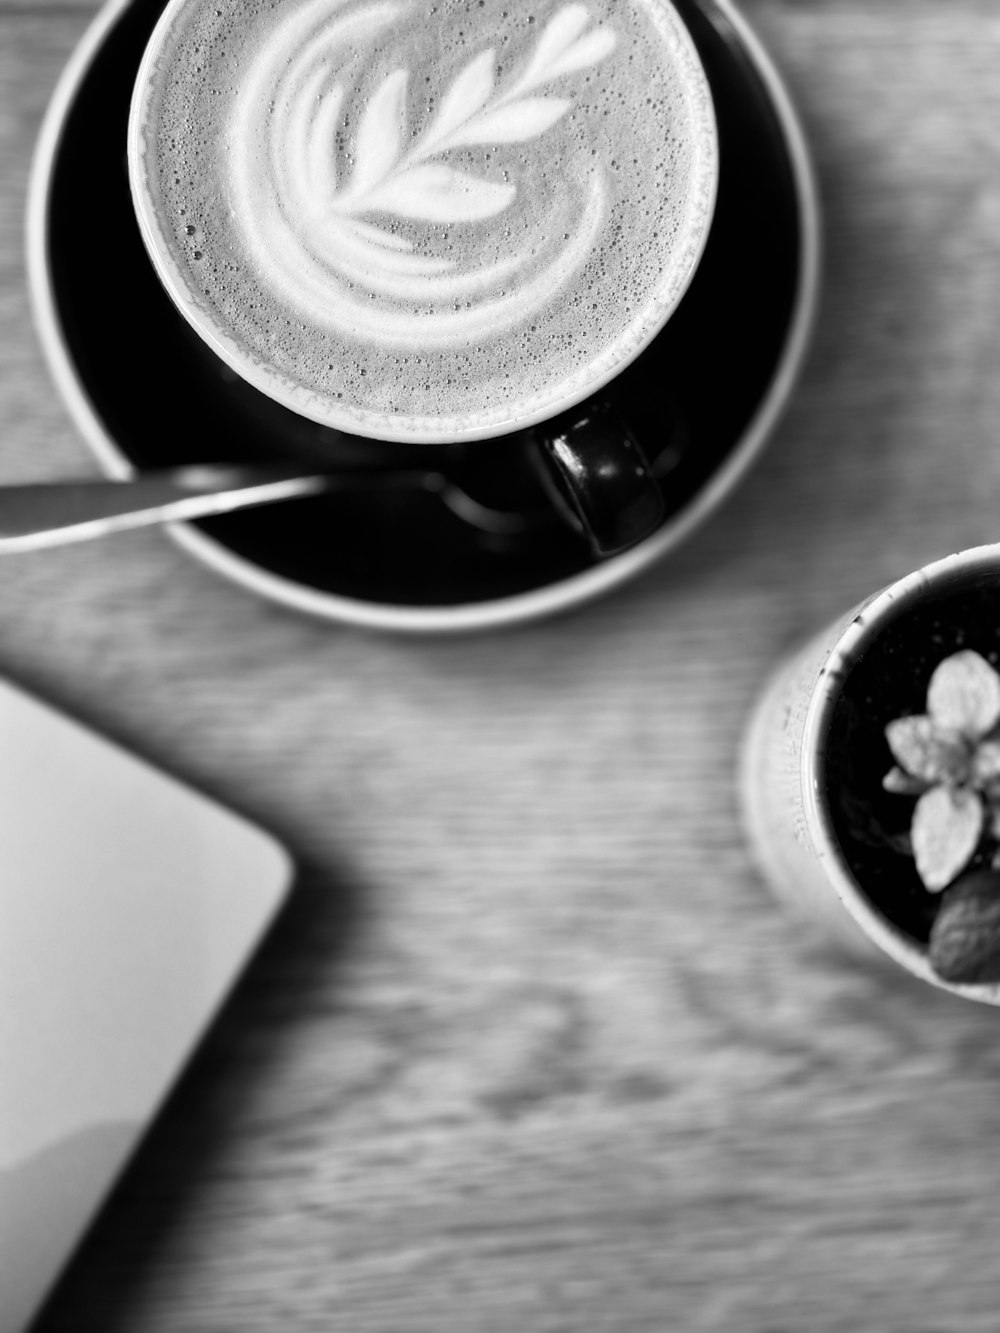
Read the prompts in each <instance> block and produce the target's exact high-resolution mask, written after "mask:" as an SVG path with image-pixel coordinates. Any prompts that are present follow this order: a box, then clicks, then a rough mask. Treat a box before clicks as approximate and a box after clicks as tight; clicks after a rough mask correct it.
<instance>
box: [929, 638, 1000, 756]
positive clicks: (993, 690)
mask: <svg viewBox="0 0 1000 1333" xmlns="http://www.w3.org/2000/svg"><path fill="white" fill-rule="evenodd" d="M927 711H928V713H929V714H930V716H931V717H932V718H933V719H934V721H935V722H937V723H938V724H939V725H940V726H942V727H951V728H954V729H955V730H956V731H961V732H962V733H963V734H964V735H966V736H968V737H970V738H971V739H973V740H978V739H979V737H980V736H985V735H986V733H987V732H988V731H992V729H993V728H994V727H995V726H996V724H997V722H1000V676H998V675H997V673H996V672H995V671H994V670H993V668H992V667H991V666H990V664H989V662H987V661H986V659H985V658H984V657H980V655H979V653H975V652H972V651H971V650H966V651H965V652H961V653H955V654H954V655H953V656H951V657H946V658H945V660H944V661H943V662H942V663H941V664H940V665H939V666H938V667H937V669H936V670H935V672H934V674H933V676H931V680H930V684H929V685H928V687H927Z"/></svg>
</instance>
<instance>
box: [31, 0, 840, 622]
mask: <svg viewBox="0 0 1000 1333" xmlns="http://www.w3.org/2000/svg"><path fill="white" fill-rule="evenodd" d="M131 3H132V0H106V3H105V5H104V8H103V9H102V10H100V11H99V13H98V14H97V16H96V17H95V19H94V20H93V22H92V23H91V25H90V27H89V28H88V29H87V31H86V32H85V33H84V36H83V37H82V39H81V41H80V43H79V44H78V45H77V47H76V49H75V50H74V51H73V53H72V55H71V57H70V59H69V61H68V62H67V64H66V66H65V68H64V69H63V72H62V75H61V76H60V78H59V80H58V82H57V84H56V87H55V90H54V92H53V94H52V97H51V99H50V101H49V105H48V109H47V111H46V113H45V117H44V119H43V122H42V127H41V130H40V132H39V137H38V140H37V144H36V148H35V155H34V160H33V163H32V169H31V178H30V183H29V189H28V205H27V261H28V281H29V288H30V292H31V297H32V304H33V312H34V318H35V325H36V329H37V331H38V336H39V340H40V342H41V345H42V350H43V352H44V354H45V357H46V360H47V363H48V366H49V369H50V372H51V374H52V377H53V380H54V382H55V384H56V387H57V389H58V390H59V393H60V396H61V397H62V399H63V402H64V403H65V404H66V406H67V408H68V410H69V412H70V415H71V417H72V418H73V420H74V422H75V424H76V426H77V428H78V429H79V430H80V432H81V434H82V435H83V437H84V440H85V442H86V443H87V444H88V446H89V447H90V449H91V450H92V451H93V453H94V454H95V456H96V457H97V459H98V461H99V463H100V464H101V465H102V467H103V468H104V469H105V471H106V472H107V473H108V474H109V475H110V476H112V477H121V478H127V477H131V476H133V475H134V474H135V471H136V469H135V468H134V467H133V466H132V465H131V463H129V461H128V460H127V459H126V458H125V456H124V455H123V454H122V452H121V451H120V449H119V448H118V446H117V444H116V443H115V441H114V440H113V438H112V437H111V436H110V434H109V433H108V431H107V430H106V429H105V427H104V424H103V422H102V421H101V419H100V417H99V416H98V414H97V412H96V410H95V408H94V405H93V403H92V402H91V401H90V399H89V398H88V396H87V394H86V393H85V392H84V389H83V386H82V384H81V383H80V381H79V378H78V377H77V374H76V370H75V367H74V364H73V361H72V358H71V356H70V353H69V349H68V347H67V345H66V341H65V339H64V337H63V332H62V327H61V324H60V321H59V316H58V313H57V307H56V300H55V292H54V290H53V285H52V274H51V272H50V270H49V265H48V257H47V215H48V206H49V193H50V185H51V175H52V166H53V162H54V159H55V154H56V152H57V149H58V145H59V140H60V137H61V134H62V129H63V125H64V123H65V120H66V117H67V114H68V112H69V110H70V107H71V105H72V101H73V98H74V97H75V95H76V91H77V88H78V86H79V84H80V82H81V81H82V79H83V77H84V75H85V73H86V70H87V68H88V67H89V65H90V63H91V61H92V60H93V58H94V55H95V54H96V52H97V51H98V50H99V49H100V47H101V45H102V44H103V42H104V40H105V38H106V36H107V34H108V33H109V31H110V30H111V28H112V27H113V26H114V24H115V23H116V22H117V20H118V18H119V16H120V15H121V14H122V13H123V12H124V11H125V10H126V9H127V8H128V7H129V5H130V4H131ZM712 4H713V6H714V7H716V8H717V9H718V10H719V11H720V12H721V13H722V15H723V16H724V17H725V19H726V21H727V22H728V23H729V25H730V26H731V27H732V29H733V30H734V32H735V34H736V36H737V38H738V40H739V42H740V44H741V45H742V47H743V49H744V51H745V53H746V54H747V56H748V57H749V58H750V60H751V62H752V64H753V65H754V67H755V69H756V72H757V74H758V76H759V77H760V79H761V81H762V83H763V84H764V86H765V88H766V90H767V94H768V96H769V98H770V101H771V104H772V108H773V110H774V112H775V115H776V117H777V120H778V123H779V126H780V129H781V133H782V136H783V138H784V142H785V147H786V150H787V152H788V156H789V162H790V166H791V170H792V175H793V183H794V187H795V191H796V198H797V204H798V210H799V227H800V258H799V274H798V286H797V292H796V298H795V302H794V306H793V310H792V315H791V318H790V320H789V324H788V331H787V334H786V337H785V343H784V348H783V352H782V356H781V359H780V362H779V364H778V366H777V368H776V370H775V373H774V375H773V376H772V378H771V381H770V383H769V385H768V389H767V392H766V393H765V395H764V397H763V398H762V400H761V402H760V403H759V404H758V407H757V410H756V412H755V413H754V415H753V417H752V418H751V420H750V422H749V423H748V425H747V427H746V428H745V430H744V431H743V433H742V435H741V437H740V438H739V440H738V441H737V443H736V444H735V445H734V447H733V449H732V450H731V451H730V453H729V454H728V456H727V457H726V459H725V461H724V462H723V464H722V465H721V466H720V467H719V468H717V469H716V471H715V472H714V473H713V474H712V476H711V477H710V478H709V479H708V481H707V482H706V483H705V484H704V486H702V487H701V489H700V490H699V491H698V492H697V493H696V495H694V496H693V497H692V499H691V501H690V503H689V504H688V505H686V506H685V507H684V509H682V510H681V511H680V512H679V513H678V514H677V515H675V516H674V517H672V518H671V519H669V520H668V521H667V522H666V523H665V524H663V526H662V527H660V528H659V529H658V530H657V531H656V532H655V533H654V534H653V535H652V536H651V537H649V538H647V539H646V540H645V541H643V542H641V543H640V544H639V545H638V546H635V547H633V548H632V549H631V550H628V551H625V552H624V553H623V554H621V555H617V556H613V557H612V558H611V559H609V560H607V561H604V562H603V563H601V564H598V565H594V566H591V567H590V568H588V569H586V570H583V571H582V572H581V573H579V574H574V575H571V576H570V577H569V578H566V579H562V580H560V581H558V582H556V583H551V584H546V585H545V586H544V587H541V588H534V589H531V590H530V591H528V592H522V593H514V594H511V595H510V596H507V597H501V598H496V599H493V600H490V601H483V602H465V603H456V604H454V605H452V604H442V605H432V606H411V605H406V604H394V603H388V602H368V601H362V600H359V599H355V598H350V597H344V596H341V595H340V594H337V593H327V592H321V591H318V590H316V589H313V588H307V587H304V586H303V585H301V584H299V583H296V582H294V581H292V580H289V579H285V578H282V577H280V576H279V575H276V574H271V573H269V572H268V571H266V570H263V569H261V568H260V567H259V566H258V565H256V564H254V563H253V562H252V561H249V560H247V559H245V558H243V557H242V556H238V555H236V554H234V553H233V552H231V551H230V550H228V549H227V548H226V547H224V546H223V545H221V544H220V543H219V542H217V541H216V540H214V539H213V538H211V537H209V536H208V535H206V534H205V533H202V532H200V531H199V530H198V529H197V528H194V527H192V526H191V525H189V524H184V523H172V524H170V525H168V530H169V531H170V533H171V535H172V536H173V537H174V538H175V539H176V540H177V541H178V543H179V544H180V545H182V546H183V547H184V548H185V549H186V550H188V551H189V552H190V553H191V554H192V555H194V556H196V557H197V558H198V559H199V560H200V561H201V562H202V563H203V564H205V565H207V566H209V567H210V568H212V569H214V570H215V571H216V572H217V573H219V574H221V575H223V576H224V577H225V578H227V579H229V580H231V581H232V582H235V583H237V584H240V585H242V586H243V587H245V588H247V589H249V590H250V591H252V592H255V593H257V594H258V595H260V596H263V597H265V598H267V599H269V600H271V601H275V602H278V603H280V604H282V605H284V606H287V607H289V608H291V609H292V610H296V611H301V612H304V613H306V614H309V615H312V616H315V617H318V618H320V619H325V620H329V621H333V622H337V623H341V624H349V625H356V626H359V627H362V628H367V629H378V630H392V631H399V632H404V633H414V634H449V633H464V632H468V631H473V630H486V629H499V628H502V627H504V626H512V625H519V624H524V623H528V622H531V621H535V620H540V619H543V618H545V617H548V616H551V615H554V614H556V613H559V612H562V611H568V610H570V609H571V608H573V607H576V606H579V605H582V604H584V603H586V602H589V601H591V600H593V599H595V598H597V597H599V596H602V595H603V594H604V593H606V592H608V591H610V590H611V589H612V588H615V587H617V586H619V585H620V584H622V583H625V582H627V581H629V580H630V579H632V578H634V577H635V576H636V575H637V574H639V573H641V572H642V571H643V570H645V569H647V568H649V567H650V566H651V565H653V564H655V563H657V562H658V561H659V560H660V559H661V558H662V557H663V556H664V555H666V554H667V552H668V551H671V550H673V549H674V548H675V547H677V546H679V545H680V544H681V543H682V542H684V541H685V540H686V539H687V538H688V537H689V536H690V535H691V534H692V533H693V532H694V531H695V530H696V529H697V528H698V527H699V526H700V525H701V524H702V523H703V522H704V521H705V520H706V519H707V518H708V516H709V515H710V514H711V513H712V512H713V510H715V509H716V508H718V507H719V505H721V503H722V502H723V500H724V499H726V498H727V496H729V495H730V493H731V492H732V491H733V490H734V489H735V488H736V486H737V484H738V483H739V482H740V481H741V480H742V478H743V476H744V475H745V474H746V473H747V472H748V471H749V469H750V467H751V466H752V464H753V463H754V461H755V460H756V458H757V456H758V454H759V453H760V452H761V450H762V449H763V447H764V445H765V444H766V442H767V440H768V439H769V437H770V435H771V432H772V431H773V429H774V427H775V425H776V424H777V422H778V420H779V418H780V416H781V414H782V413H783V412H784V410H785V407H786V405H787V403H788V400H789V398H790V396H791V393H792V389H793V388H794V385H795V383H796V380H797V379H798V376H799V372H800V370H801V368H802V364H803V362H804V360H805V357H806V353H807V351H808V348H809V344H810V341H811V336H812V331H813V328H814V325H815V321H816V313H817V308H818V304H819V287H820V268H821V241H820V208H819V195H818V190H817V186H816V178H815V172H814V168H813V163H812V157H811V154H810V151H809V148H808V146H807V143H806V139H805V135H804V133H803V131H802V127H801V124H800V122H799V118H798V114H797V112H796V111H795V108H794V106H793V103H792V100H791V98H790V96H789V94H788V91H787V89H786V86H785V84H784V81H783V79H782V78H781V76H780V75H779V74H778V72H777V69H776V68H775V66H774V64H773V62H772V60H771V58H770V56H769V55H768V54H767V52H766V51H765V49H764V47H763V45H762V44H761V42H760V40H759V39H758V37H757V35H756V33H755V32H754V31H753V29H752V28H751V27H750V26H749V24H748V23H747V21H746V20H745V18H744V17H743V16H742V14H741V13H740V12H739V11H738V10H737V8H736V7H735V5H734V4H733V2H732V0H712ZM414 447H417V446H414Z"/></svg>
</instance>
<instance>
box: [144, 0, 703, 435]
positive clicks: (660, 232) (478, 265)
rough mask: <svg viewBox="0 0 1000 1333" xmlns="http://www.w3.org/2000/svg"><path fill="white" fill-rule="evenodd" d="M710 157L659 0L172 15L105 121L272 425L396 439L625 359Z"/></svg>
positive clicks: (563, 385)
mask: <svg viewBox="0 0 1000 1333" xmlns="http://www.w3.org/2000/svg"><path fill="white" fill-rule="evenodd" d="M716 152H717V150H716V142H715V131H714V117H713V112H712V106H711V96H710V93H709V90H708V87H707V83H706V81H705V77H704V74H703V72H702V70H701V66H700V64H699V62H698V58H697V55H696V53H695V51H694V48H693V45H692V43H691V39H690V37H689V35H688V34H687V31H686V29H685V28H684V27H683V25H682V24H681V22H680V20H679V18H678V17H677V15H676V13H675V11H674V10H673V8H672V7H671V6H670V5H669V4H667V3H665V2H664V0H587V3H586V4H582V3H575V2H574V3H565V0H539V3H531V4H529V5H525V4H524V3H523V2H522V0H241V3H240V4H238V5H237V4H234V3H231V0H173V2H172V3H171V4H169V5H168V6H167V9H166V11H165V13H164V15H163V18H162V19H161V21H160V24H159V25H158V27H157V30H156V32H155V33H154V36H153V39H152V42H151V44H150V47H149V49H148V51H147V55H146V59H145V61H144V66H143V69H142V71H141V72H140V76H139V81H138V84H137V91H136V96H135V98H134V101H133V109H132V121H131V126H130V170H131V176H132V186H133V194H134V197H135V201H136V207H137V213H138V216H139V220H140V224H141V227H142V232H143V236H144V239H145V241H146V244H147V246H148V248H149V250H150V253H151V255H152V258H153V260H154V263H155V265H156V267H157V270H158V272H159V273H160V276H161V278H162V279H163V280H164V283H165V285H166V287H167V290H168V291H169V292H170V293H171V295H172V296H173V297H174V300H175V301H176V302H177V304H178V305H179V307H180V309H181V310H182V312H183V313H184V314H185V315H186V316H187V317H188V318H189V319H190V320H191V322H192V323H193V324H194V325H195V327H196V328H197V329H198V330H199V331H200V332H201V333H202V335H203V336H204V337H206V339H207V340H208V341H209V342H210V343H211V344H212V345H213V347H214V348H215V349H216V351H217V352H219V353H220V355H221V356H222V357H223V358H224V359H225V360H226V361H227V362H228V363H229V364H230V365H232V366H233V367H234V368H235V369H236V370H237V371H238V372H239V373H240V374H241V375H242V376H243V377H244V378H245V379H247V380H248V381H249V382H250V383H252V384H255V385H256V386H257V387H258V388H261V389H263V390H264V391H265V392H266V393H268V394H270V395H271V396H272V397H275V398H277V399H278V400H279V401H281V402H284V403H285V404H286V405H287V406H289V407H291V408H293V409H294V410H295V411H297V412H299V413H301V414H303V415H305V416H307V417H310V418H313V419H315V420H318V421H321V422H324V423H325V424H328V425H332V426H336V427H339V428H340V429H342V430H347V431H350V432H352V433H355V434H360V435H369V436H375V437H379V438H390V439H401V440H448V439H456V438H475V437H477V436H481V435H487V434H497V433H502V432H503V431H504V430H507V429H514V428H516V427H518V426H520V425H525V424H528V423H529V422H530V421H537V420H539V419H542V418H544V417H545V416H549V415H552V414H553V413H554V412H558V411H559V410H561V409H562V408H564V407H568V406H570V405H571V404H572V403H573V402H576V401H579V400H580V399H581V398H582V397H584V396H586V394H587V393H589V392H591V391H593V390H594V389H596V388H597V387H599V386H600V385H601V384H603V383H605V382H606V381H607V380H608V379H609V378H611V376H613V375H614V374H615V373H616V372H617V370H619V369H620V368H621V367H622V366H623V365H624V364H626V363H627V362H628V361H629V360H631V359H632V357H633V356H634V355H635V354H636V353H637V352H638V351H639V350H641V348H642V346H644V345H645V344H646V342H648V340H649V338H650V337H651V336H652V334H653V333H655V331H656V330H657V329H658V328H659V327H660V326H661V325H662V323H663V322H664V321H665V319H666V318H667V317H668V316H669V314H670V313H671V311H672V310H673V309H674V307H675V306H676V304H677V302H678V300H679V298H680V296H681V295H682V294H683V291H684V289H685V287H686V285H687V283H688V281H689V279H690V277H691V275H692V273H693V271H694V268H695V266H696V264H697V261H698V259H699V257H700V254H701V250H702V247H703V245H704V241H705V238H706V235H707V231H708V227H709V223H710V219H711V213H712V207H713V203H714V195H715V183H716V172H717V163H716Z"/></svg>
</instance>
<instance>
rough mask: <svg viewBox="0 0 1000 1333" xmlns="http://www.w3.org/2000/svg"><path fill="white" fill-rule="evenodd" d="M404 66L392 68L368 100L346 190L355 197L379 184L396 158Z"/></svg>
mask: <svg viewBox="0 0 1000 1333" xmlns="http://www.w3.org/2000/svg"><path fill="white" fill-rule="evenodd" d="M406 80H407V73H406V70H405V69H396V70H393V72H392V73H391V74H388V75H387V76H386V78H385V79H384V80H383V82H382V83H381V85H380V86H379V87H378V88H377V89H376V90H375V92H374V93H373V94H372V96H371V97H370V98H369V100H368V105H367V106H366V107H365V110H364V114H363V115H362V117H361V124H360V125H359V126H358V135H357V139H356V141H355V146H354V170H353V172H352V173H351V179H350V183H349V185H348V189H347V194H348V197H349V198H351V199H358V198H360V197H362V196H363V195H366V194H368V193H369V192H370V191H371V190H372V189H373V188H374V187H375V186H376V185H378V184H380V183H381V182H382V181H383V180H384V179H385V178H386V176H388V174H389V172H390V171H392V169H393V167H394V166H395V165H396V163H397V162H398V161H399V155H400V152H401V150H402V138H403V117H404V115H405V112H406Z"/></svg>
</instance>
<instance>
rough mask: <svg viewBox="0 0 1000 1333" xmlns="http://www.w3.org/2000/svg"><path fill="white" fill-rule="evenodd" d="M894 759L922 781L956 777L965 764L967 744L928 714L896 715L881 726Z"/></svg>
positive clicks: (958, 776) (967, 761)
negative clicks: (927, 715)
mask: <svg viewBox="0 0 1000 1333" xmlns="http://www.w3.org/2000/svg"><path fill="white" fill-rule="evenodd" d="M885 738H886V740H887V741H888V742H889V749H890V750H891V751H892V757H893V758H894V759H895V760H896V762H897V763H898V764H899V765H900V766H901V767H902V768H904V769H905V770H906V772H907V773H910V774H911V775H912V776H913V777H915V778H922V779H923V780H924V781H925V782H946V781H948V780H949V779H955V780H960V779H962V778H964V777H965V776H966V773H967V770H968V766H969V751H968V746H967V745H966V743H965V742H964V741H963V739H962V737H961V735H960V734H959V733H958V732H955V731H944V730H942V728H941V727H939V726H937V725H936V723H935V722H934V721H933V720H932V719H931V718H929V717H926V716H924V715H923V714H921V715H920V716H918V717H899V718H896V720H895V721H894V722H890V723H889V725H888V726H887V727H886V729H885Z"/></svg>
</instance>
